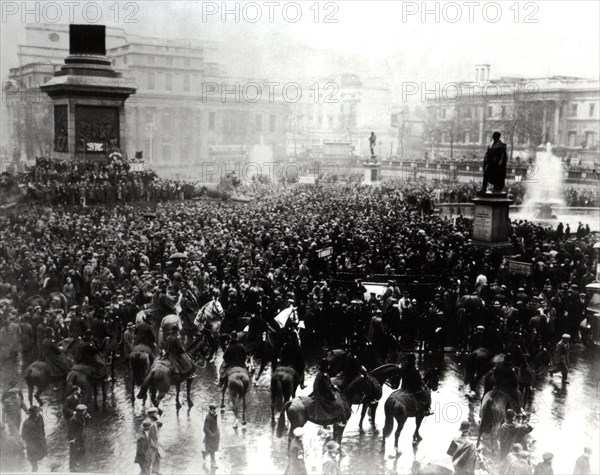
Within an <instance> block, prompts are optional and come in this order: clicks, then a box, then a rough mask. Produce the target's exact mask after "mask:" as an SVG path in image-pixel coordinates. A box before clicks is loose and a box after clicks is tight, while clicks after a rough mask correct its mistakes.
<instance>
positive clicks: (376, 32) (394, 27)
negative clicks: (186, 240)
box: [0, 0, 600, 84]
mask: <svg viewBox="0 0 600 475" xmlns="http://www.w3.org/2000/svg"><path fill="white" fill-rule="evenodd" d="M55 3H57V4H59V5H61V6H62V16H61V18H60V21H59V22H60V23H68V22H69V7H68V6H66V5H65V3H64V2H60V1H58V2H55ZM77 3H78V5H76V6H74V7H71V8H72V9H73V13H74V20H75V22H81V21H82V16H83V9H84V7H85V6H86V5H87V4H88V3H90V2H84V1H79V2H77ZM98 3H99V4H101V9H102V15H103V16H102V19H101V20H100V21H99V22H98V23H104V24H106V25H111V26H119V27H122V28H124V29H125V30H126V31H127V32H131V33H136V34H142V35H155V36H164V37H182V36H183V37H196V38H211V39H214V40H218V41H221V42H224V44H225V45H226V46H225V53H226V54H225V57H224V58H223V60H224V61H226V62H227V63H228V64H227V65H226V67H227V70H228V71H229V72H230V73H231V74H234V75H241V76H254V77H268V78H271V79H279V78H281V79H297V80H300V79H301V78H304V77H307V76H315V75H327V74H332V73H337V72H347V71H350V72H351V71H355V72H357V73H359V74H361V75H362V76H363V77H364V76H369V75H373V76H382V77H385V78H387V79H388V80H389V81H390V82H391V83H393V84H397V83H398V81H417V82H420V81H453V80H457V79H473V78H474V64H475V63H477V62H489V63H490V64H491V65H492V77H494V76H499V75H515V76H517V75H518V76H525V77H539V76H544V75H547V74H550V75H557V74H563V75H577V76H587V77H598V76H599V74H600V73H599V70H600V63H599V58H600V28H599V20H598V18H599V17H600V9H599V4H600V2H597V1H587V2H586V1H583V2H576V1H538V2H519V3H516V2H514V1H499V2H497V3H494V2H485V1H480V2H471V3H478V5H472V6H471V7H469V2H452V4H450V5H448V4H446V3H445V2H427V4H426V5H427V8H428V9H430V10H431V11H434V10H435V9H436V8H437V9H438V11H439V18H437V20H438V21H439V22H436V17H435V15H434V14H429V15H428V16H427V17H426V18H425V21H424V22H423V21H422V20H423V18H422V17H421V9H422V5H423V3H422V2H400V1H388V2H376V1H338V2H330V4H329V5H327V6H326V3H327V2H320V3H319V4H316V2H314V1H308V2H298V4H299V5H300V11H301V17H300V19H299V20H298V21H297V22H296V23H292V22H290V21H286V20H285V19H284V17H283V10H284V6H285V8H286V13H287V16H288V19H290V20H291V19H294V17H295V16H296V13H297V9H296V8H295V7H294V6H293V5H291V6H290V5H289V4H290V3H291V2H285V1H280V2H278V3H279V5H278V6H273V7H272V8H273V10H272V11H273V12H274V21H273V23H271V22H270V21H269V6H268V4H267V3H266V2H256V3H255V4H254V6H246V7H245V10H244V3H243V2H242V3H239V5H238V8H239V11H240V18H239V20H240V21H239V23H236V18H235V16H234V15H233V14H230V15H228V16H227V17H226V18H225V19H224V20H225V21H223V18H222V17H221V15H220V13H221V10H222V2H195V1H182V2H155V1H152V2H149V1H144V2H120V4H119V5H118V8H115V6H114V4H115V2H114V1H109V2H98ZM128 3H129V4H128ZM133 3H135V5H134V6H132V5H130V4H133ZM6 4H13V7H14V8H18V9H20V8H21V2H6V1H4V0H2V8H3V18H2V23H0V28H1V29H2V31H1V37H0V40H1V44H2V46H1V48H2V57H1V59H2V79H3V80H5V78H6V74H7V68H8V67H10V66H14V65H15V64H16V48H15V44H16V43H18V41H19V39H21V38H22V35H23V31H24V25H23V23H22V19H23V18H22V17H21V15H20V13H22V12H20V11H19V12H17V14H10V11H12V8H13V7H10V6H9V7H7V5H6ZM315 5H316V7H315ZM36 6H37V7H36ZM497 6H499V9H498V8H497ZM28 7H29V8H30V9H35V8H38V9H39V12H40V21H42V22H43V20H44V15H47V16H53V15H55V11H51V10H50V8H49V7H48V8H47V10H46V11H45V12H44V11H43V8H44V7H43V2H42V3H36V2H29V3H28ZM235 7H236V4H235V3H233V2H228V8H235ZM7 9H8V10H7ZM214 9H218V10H219V11H218V13H217V14H216V15H210V16H207V17H206V18H203V10H204V12H205V13H207V14H208V13H209V12H210V11H211V10H214ZM317 9H318V10H319V18H318V20H319V21H318V22H315V17H314V15H315V10H317ZM115 10H119V17H118V19H117V20H118V21H117V22H115V17H114V15H115ZM259 10H260V12H261V13H262V17H261V19H260V20H258V21H257V22H256V23H251V22H250V21H248V20H252V19H253V18H254V17H255V15H256V13H257V12H258V11H259ZM403 11H404V12H405V13H406V14H407V15H406V16H405V17H404V18H403ZM411 11H415V14H413V15H408V13H410V12H411ZM244 12H245V13H246V15H245V16H244V15H242V13H244ZM517 12H518V17H517ZM87 13H88V17H91V18H93V16H94V14H95V12H94V8H93V7H90V8H88V10H87ZM458 13H460V14H461V19H460V20H459V21H458V22H456V23H452V22H451V21H452V20H453V19H454V18H456V15H457V14H458ZM470 13H471V14H472V20H473V21H472V22H470V19H469V14H470ZM498 13H500V14H501V17H500V18H499V20H498V21H497V22H495V23H493V22H492V21H493V20H494V19H495V17H496V16H497V15H498ZM128 14H129V15H130V16H131V18H133V19H134V20H137V23H126V22H125V21H124V20H125V17H126V15H128ZM327 14H330V19H335V20H337V23H326V22H324V20H325V15H327ZM528 15H529V18H528V19H529V20H530V21H531V20H537V23H531V22H525V21H526V19H527V17H528ZM26 19H27V20H28V21H29V22H33V21H36V19H35V18H34V17H33V15H31V14H30V15H29V16H28V17H27V18H26Z"/></svg>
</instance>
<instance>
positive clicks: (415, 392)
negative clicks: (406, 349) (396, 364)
mask: <svg viewBox="0 0 600 475" xmlns="http://www.w3.org/2000/svg"><path fill="white" fill-rule="evenodd" d="M416 363H417V358H416V356H415V355H414V353H408V354H407V355H406V356H405V357H404V362H403V364H402V366H401V368H400V371H401V372H400V377H401V378H402V385H401V386H400V390H401V391H402V392H404V393H406V394H410V395H411V396H412V397H413V400H414V403H415V408H417V410H418V412H419V413H420V414H421V415H422V416H424V417H427V416H430V415H432V412H431V411H430V410H429V409H430V405H431V394H430V392H429V391H428V390H426V391H424V389H426V386H425V383H424V382H423V378H422V377H421V373H420V372H419V370H418V369H417V364H416Z"/></svg>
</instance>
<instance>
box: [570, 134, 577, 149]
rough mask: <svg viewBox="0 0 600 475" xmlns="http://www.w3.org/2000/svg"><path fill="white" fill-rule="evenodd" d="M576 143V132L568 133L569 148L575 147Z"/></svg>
mask: <svg viewBox="0 0 600 475" xmlns="http://www.w3.org/2000/svg"><path fill="white" fill-rule="evenodd" d="M576 142H577V132H569V147H575V143H576Z"/></svg>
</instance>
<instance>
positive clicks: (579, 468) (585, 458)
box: [573, 447, 592, 475]
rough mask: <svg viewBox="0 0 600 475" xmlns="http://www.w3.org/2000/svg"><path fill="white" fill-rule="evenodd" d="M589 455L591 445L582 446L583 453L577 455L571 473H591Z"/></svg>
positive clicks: (577, 474)
mask: <svg viewBox="0 0 600 475" xmlns="http://www.w3.org/2000/svg"><path fill="white" fill-rule="evenodd" d="M590 455H592V449H591V447H584V449H583V455H580V456H579V457H577V460H576V461H575V468H574V469H573V475H590V474H591V473H592V468H591V465H590Z"/></svg>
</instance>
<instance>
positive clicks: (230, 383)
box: [221, 366, 250, 429]
mask: <svg viewBox="0 0 600 475" xmlns="http://www.w3.org/2000/svg"><path fill="white" fill-rule="evenodd" d="M249 386H250V374H249V373H248V370H247V369H246V368H242V367H240V366H234V367H233V368H229V369H228V370H227V384H224V385H223V389H222V392H221V410H224V409H225V391H227V390H229V398H230V399H231V406H232V407H233V415H234V416H235V419H234V421H233V428H234V429H235V428H237V426H238V420H239V411H240V402H241V403H242V425H246V394H247V393H248V387H249Z"/></svg>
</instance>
